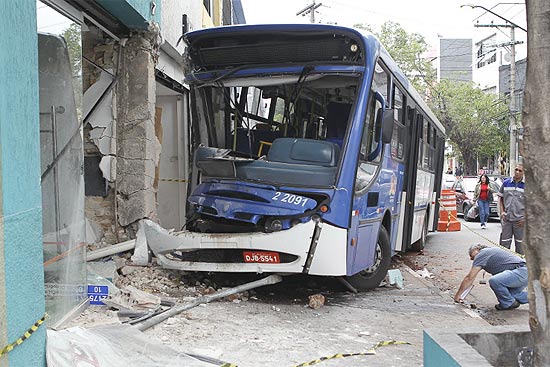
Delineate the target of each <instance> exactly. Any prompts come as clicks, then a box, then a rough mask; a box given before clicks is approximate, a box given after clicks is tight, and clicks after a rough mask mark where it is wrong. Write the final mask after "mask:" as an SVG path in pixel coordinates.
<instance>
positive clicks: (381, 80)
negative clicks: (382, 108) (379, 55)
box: [372, 62, 390, 102]
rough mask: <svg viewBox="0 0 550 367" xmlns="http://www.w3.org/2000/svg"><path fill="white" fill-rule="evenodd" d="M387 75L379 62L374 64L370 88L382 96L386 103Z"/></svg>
mask: <svg viewBox="0 0 550 367" xmlns="http://www.w3.org/2000/svg"><path fill="white" fill-rule="evenodd" d="M389 76H390V75H389V74H388V72H387V71H386V69H385V68H384V67H382V65H381V64H380V62H377V63H376V66H375V67H374V76H373V80H372V87H373V88H374V90H376V91H377V92H378V93H380V94H381V95H382V96H384V99H385V100H386V102H387V101H388V88H389V85H390V83H389Z"/></svg>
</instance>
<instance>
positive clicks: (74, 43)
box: [61, 23, 82, 78]
mask: <svg viewBox="0 0 550 367" xmlns="http://www.w3.org/2000/svg"><path fill="white" fill-rule="evenodd" d="M61 35H62V36H63V38H64V39H65V42H67V48H68V51H69V59H70V61H71V67H72V71H73V78H80V76H81V74H82V46H81V41H82V36H81V33H80V26H79V25H78V24H76V23H72V24H71V25H70V26H69V28H67V29H65V30H64V31H63V33H62V34H61Z"/></svg>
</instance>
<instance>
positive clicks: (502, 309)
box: [495, 300, 520, 311]
mask: <svg viewBox="0 0 550 367" xmlns="http://www.w3.org/2000/svg"><path fill="white" fill-rule="evenodd" d="M519 305H520V303H519V302H518V301H517V300H516V301H514V303H512V305H511V306H510V307H506V308H504V307H502V306H501V305H500V303H499V304H496V305H495V308H496V309H497V310H499V311H505V310H513V309H514V308H518V307H519Z"/></svg>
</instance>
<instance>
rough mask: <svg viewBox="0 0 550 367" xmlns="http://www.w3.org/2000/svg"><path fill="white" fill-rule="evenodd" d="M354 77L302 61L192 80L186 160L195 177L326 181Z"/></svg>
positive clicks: (331, 177) (333, 167) (331, 175)
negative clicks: (281, 68)
mask: <svg viewBox="0 0 550 367" xmlns="http://www.w3.org/2000/svg"><path fill="white" fill-rule="evenodd" d="M359 77H360V75H359V74H357V73H315V72H313V68H312V67H311V68H310V67H305V68H303V70H302V72H301V73H299V74H280V75H273V74H270V75H267V74H265V75H251V76H247V77H237V76H236V75H230V76H229V77H226V78H218V79H214V80H213V81H210V82H205V83H203V84H202V85H197V86H195V87H194V88H193V89H192V97H193V99H192V108H193V111H194V118H195V121H196V123H195V124H194V126H193V129H194V133H195V135H194V136H196V137H198V139H196V140H195V141H194V142H193V143H194V147H195V148H196V152H195V159H194V160H195V163H196V165H197V167H198V168H199V169H200V170H201V173H202V177H203V180H204V178H208V177H211V178H225V179H236V180H242V181H255V182H264V183H272V184H288V185H300V186H303V185H307V186H332V185H334V181H335V177H336V172H337V169H338V164H339V162H340V157H341V154H340V152H341V150H342V148H343V144H344V141H345V137H346V134H347V130H348V125H349V121H350V117H351V110H352V106H353V105H354V104H355V99H356V94H357V89H358V85H359V81H360V78H359Z"/></svg>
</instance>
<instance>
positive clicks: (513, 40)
mask: <svg viewBox="0 0 550 367" xmlns="http://www.w3.org/2000/svg"><path fill="white" fill-rule="evenodd" d="M465 6H467V7H470V8H472V9H475V8H481V9H483V10H485V11H486V12H488V13H491V14H493V15H494V16H496V17H498V18H500V19H502V20H504V21H505V22H506V23H508V24H509V25H508V24H506V25H500V26H499V27H509V28H510V40H511V42H510V123H509V128H510V167H509V169H510V170H509V174H510V176H512V175H513V174H514V169H515V168H516V156H517V141H516V130H517V126H516V115H515V114H516V98H515V91H516V32H515V29H516V28H519V29H521V30H522V31H524V32H527V29H525V28H523V27H521V26H519V25H517V24H516V23H514V22H512V21H511V20H509V19H506V18H504V17H503V16H501V15H499V14H497V13H495V12H494V11H492V10H490V9H487V8H486V7H484V6H481V5H472V4H465V5H461V6H460V7H461V8H462V7H465Z"/></svg>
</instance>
